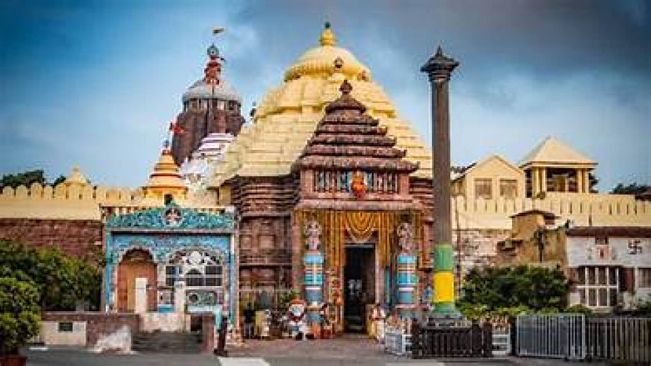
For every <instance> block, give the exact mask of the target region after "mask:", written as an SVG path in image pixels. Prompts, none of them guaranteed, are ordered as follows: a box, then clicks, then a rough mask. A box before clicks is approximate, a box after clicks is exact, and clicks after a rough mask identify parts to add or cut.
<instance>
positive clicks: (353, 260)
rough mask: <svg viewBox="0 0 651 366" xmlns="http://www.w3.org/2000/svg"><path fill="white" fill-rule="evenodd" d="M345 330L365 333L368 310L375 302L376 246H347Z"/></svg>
mask: <svg viewBox="0 0 651 366" xmlns="http://www.w3.org/2000/svg"><path fill="white" fill-rule="evenodd" d="M344 293H345V295H344V330H345V331H347V332H364V331H365V329H366V321H367V319H366V308H367V305H372V304H373V303H374V302H375V246H374V245H373V244H354V245H347V246H346V265H345V266H344Z"/></svg>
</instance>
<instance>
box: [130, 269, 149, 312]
mask: <svg viewBox="0 0 651 366" xmlns="http://www.w3.org/2000/svg"><path fill="white" fill-rule="evenodd" d="M135 295H136V298H135V304H134V309H133V311H134V312H135V313H136V314H144V313H146V312H147V277H138V278H136V291H135Z"/></svg>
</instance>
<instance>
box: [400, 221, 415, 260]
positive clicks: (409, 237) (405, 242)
mask: <svg viewBox="0 0 651 366" xmlns="http://www.w3.org/2000/svg"><path fill="white" fill-rule="evenodd" d="M396 234H397V235H398V246H399V247H400V249H401V250H402V251H403V252H406V253H411V251H412V250H413V247H414V230H413V228H412V227H411V224H410V223H407V222H403V223H402V224H400V225H399V226H398V228H397V229H396Z"/></svg>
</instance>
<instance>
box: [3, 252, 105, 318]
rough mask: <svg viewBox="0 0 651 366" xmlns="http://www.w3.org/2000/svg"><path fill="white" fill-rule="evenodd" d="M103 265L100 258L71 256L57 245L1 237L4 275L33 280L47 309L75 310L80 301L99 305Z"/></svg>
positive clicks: (39, 300) (92, 306) (41, 303)
mask: <svg viewBox="0 0 651 366" xmlns="http://www.w3.org/2000/svg"><path fill="white" fill-rule="evenodd" d="M100 268H101V267H100V265H99V263H98V262H95V263H93V261H92V260H91V261H83V260H81V259H78V258H73V257H69V256H67V255H65V254H64V253H62V252H61V251H59V250H58V249H56V248H48V249H39V250H36V249H32V248H27V247H25V246H23V245H22V244H20V243H17V242H14V241H5V240H0V277H13V278H15V279H18V280H20V281H31V282H33V284H34V285H35V286H36V287H37V290H38V294H39V298H38V304H40V305H41V307H42V308H43V310H74V309H75V307H76V305H77V303H79V302H88V303H90V304H91V308H92V309H97V308H99V299H100V291H101V283H102V276H101V270H100Z"/></svg>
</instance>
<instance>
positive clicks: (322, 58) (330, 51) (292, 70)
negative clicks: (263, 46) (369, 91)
mask: <svg viewBox="0 0 651 366" xmlns="http://www.w3.org/2000/svg"><path fill="white" fill-rule="evenodd" d="M319 43H320V44H321V45H320V46H318V47H314V48H312V49H310V50H308V51H307V52H305V53H304V54H303V55H302V56H301V57H299V58H298V61H296V63H295V64H294V65H292V66H290V67H289V68H288V69H287V71H285V81H288V80H292V79H298V78H300V77H317V78H318V77H323V76H326V77H327V76H329V75H330V74H332V73H333V72H334V71H335V69H336V68H339V69H340V72H341V73H343V74H344V75H345V77H346V78H348V79H358V78H368V79H370V77H371V72H370V71H369V69H368V67H366V66H365V65H363V64H362V63H361V62H359V61H358V60H357V58H356V57H355V56H354V55H353V54H352V53H350V51H348V50H346V49H344V48H340V47H336V44H337V38H336V37H335V34H334V32H333V31H332V29H331V28H330V23H326V25H325V29H324V30H323V32H322V33H321V37H320V38H319Z"/></svg>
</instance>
